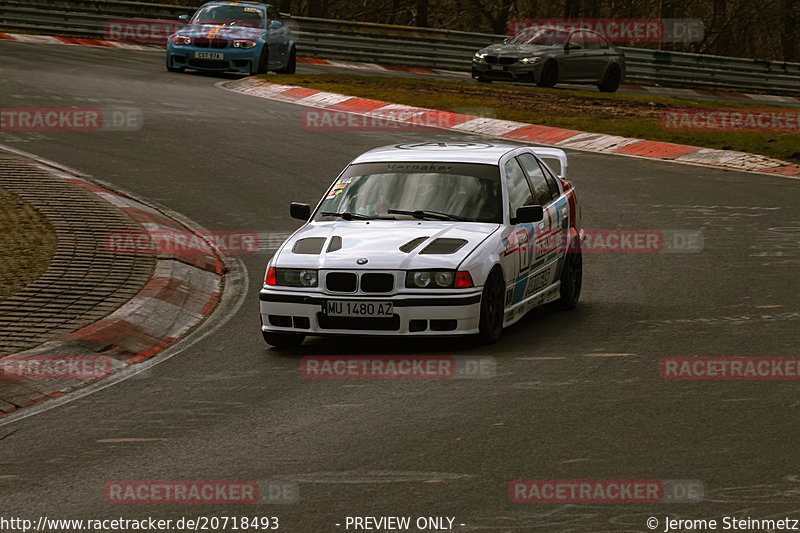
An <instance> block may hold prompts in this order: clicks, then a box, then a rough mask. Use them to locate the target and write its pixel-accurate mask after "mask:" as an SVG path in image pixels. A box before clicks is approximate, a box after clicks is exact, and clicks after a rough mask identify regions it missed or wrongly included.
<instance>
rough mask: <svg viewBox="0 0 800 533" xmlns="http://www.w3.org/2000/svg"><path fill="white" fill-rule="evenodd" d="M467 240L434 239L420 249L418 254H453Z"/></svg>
mask: <svg viewBox="0 0 800 533" xmlns="http://www.w3.org/2000/svg"><path fill="white" fill-rule="evenodd" d="M465 244H467V241H465V240H464V239H436V240H435V241H433V242H432V243H430V244H429V245H428V246H426V247H425V248H423V249H422V251H421V252H420V254H430V255H434V254H435V255H446V254H454V253H456V252H457V251H459V250H460V249H461V248H462V247H463V246H464V245H465Z"/></svg>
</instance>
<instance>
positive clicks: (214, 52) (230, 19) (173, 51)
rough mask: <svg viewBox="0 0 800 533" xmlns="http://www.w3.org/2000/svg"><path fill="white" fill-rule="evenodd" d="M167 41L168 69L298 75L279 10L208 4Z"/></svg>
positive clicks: (257, 5)
mask: <svg viewBox="0 0 800 533" xmlns="http://www.w3.org/2000/svg"><path fill="white" fill-rule="evenodd" d="M180 18H181V20H186V21H188V24H187V25H186V26H185V27H183V28H181V29H180V30H178V31H177V32H175V33H174V34H172V35H170V37H169V39H168V40H167V70H169V71H170V72H183V71H184V70H185V69H187V68H190V69H196V70H206V71H215V72H231V71H232V72H241V73H245V74H251V75H252V74H264V73H266V72H267V71H270V70H272V71H275V72H278V73H280V74H294V72H295V67H296V63H297V50H296V48H295V42H294V39H293V37H292V32H291V29H290V28H289V26H288V25H287V24H286V23H285V22H284V21H282V20H281V18H280V14H279V13H278V10H277V9H275V7H273V6H271V5H268V4H260V3H254V2H208V3H206V4H203V6H202V7H201V8H200V9H198V10H197V12H196V13H195V14H194V16H193V17H192V18H191V20H189V17H188V16H187V15H183V16H182V17H180Z"/></svg>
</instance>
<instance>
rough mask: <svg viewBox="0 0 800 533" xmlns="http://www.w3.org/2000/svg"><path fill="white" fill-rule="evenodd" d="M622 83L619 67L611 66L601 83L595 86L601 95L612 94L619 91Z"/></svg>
mask: <svg viewBox="0 0 800 533" xmlns="http://www.w3.org/2000/svg"><path fill="white" fill-rule="evenodd" d="M621 81H622V76H621V71H620V68H619V65H616V64H611V65H609V66H608V68H607V69H606V73H605V74H603V81H601V82H600V83H598V84H597V88H598V89H600V92H601V93H613V92H615V91H616V90H617V89H619V84H620V82H621Z"/></svg>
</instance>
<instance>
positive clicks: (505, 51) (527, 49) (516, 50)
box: [480, 44, 557, 58]
mask: <svg viewBox="0 0 800 533" xmlns="http://www.w3.org/2000/svg"><path fill="white" fill-rule="evenodd" d="M555 50H557V48H554V47H552V46H539V45H535V44H493V45H491V46H487V47H486V48H484V49H482V50H481V51H480V52H481V53H487V54H491V55H496V56H506V57H515V58H521V57H536V56H540V55H544V54H547V53H553V52H554V51H555Z"/></svg>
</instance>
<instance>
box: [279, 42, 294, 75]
mask: <svg viewBox="0 0 800 533" xmlns="http://www.w3.org/2000/svg"><path fill="white" fill-rule="evenodd" d="M296 71H297V50H296V49H295V47H294V46H293V47H292V50H291V52H289V61H288V62H287V63H286V67H284V68H282V69H279V70H276V71H275V72H277V73H278V74H294V73H295V72H296Z"/></svg>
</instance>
